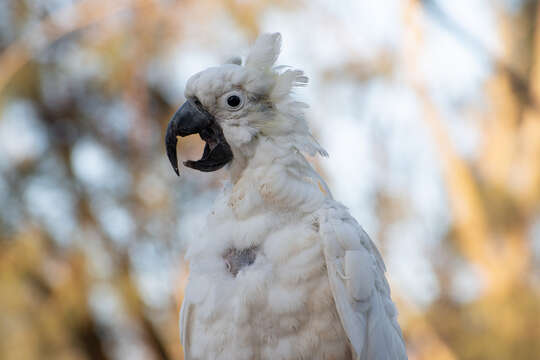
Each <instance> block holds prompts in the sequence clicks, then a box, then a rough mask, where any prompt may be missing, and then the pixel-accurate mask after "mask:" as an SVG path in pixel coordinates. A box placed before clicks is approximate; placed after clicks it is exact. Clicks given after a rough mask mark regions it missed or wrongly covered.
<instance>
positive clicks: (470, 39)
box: [418, 0, 540, 112]
mask: <svg viewBox="0 0 540 360" xmlns="http://www.w3.org/2000/svg"><path fill="white" fill-rule="evenodd" d="M418 1H419V2H420V3H421V4H422V6H423V9H424V10H425V12H426V13H427V14H429V15H430V16H432V17H433V18H434V19H436V20H438V22H439V24H441V25H442V26H444V27H445V28H446V29H447V30H448V31H449V32H450V33H451V34H454V35H455V36H457V37H458V38H459V40H460V41H461V43H463V44H465V45H467V46H468V47H469V48H470V49H471V50H473V51H474V52H476V53H480V54H482V55H483V56H485V57H486V58H487V59H488V60H489V61H491V62H492V63H493V64H494V65H495V67H496V68H497V70H498V71H500V72H502V73H504V74H506V75H507V76H508V78H509V79H510V82H511V84H512V87H513V90H514V92H515V93H516V94H517V95H518V96H519V97H521V98H522V102H523V103H524V104H527V105H529V106H530V107H531V108H533V109H534V110H535V111H537V112H538V111H540V104H539V100H538V97H537V95H536V94H535V93H534V92H533V91H532V89H531V86H530V84H529V82H528V81H527V79H526V78H525V77H523V76H522V75H521V74H519V73H518V71H516V69H514V68H513V67H512V66H511V65H510V64H508V63H507V62H506V61H505V60H504V59H502V58H501V57H500V56H498V55H497V54H495V53H494V52H493V51H492V50H491V49H489V48H488V47H487V46H485V45H484V44H483V43H482V41H480V40H479V39H478V38H476V37H475V36H474V35H472V34H471V33H470V32H468V31H467V30H466V29H465V28H463V27H462V26H461V25H460V24H459V23H458V22H457V21H455V20H454V19H453V18H452V17H450V16H449V15H448V14H447V13H446V12H445V11H444V10H443V9H442V8H441V6H440V5H439V4H438V2H437V0H418Z"/></svg>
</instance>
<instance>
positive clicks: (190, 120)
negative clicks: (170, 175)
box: [165, 100, 214, 175]
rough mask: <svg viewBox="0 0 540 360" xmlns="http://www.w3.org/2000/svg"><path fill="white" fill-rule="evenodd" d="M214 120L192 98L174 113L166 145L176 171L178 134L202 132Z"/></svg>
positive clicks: (167, 133)
mask: <svg viewBox="0 0 540 360" xmlns="http://www.w3.org/2000/svg"><path fill="white" fill-rule="evenodd" d="M213 122H214V118H213V117H212V115H210V114H209V113H208V112H206V111H204V110H202V109H200V108H199V107H197V106H196V105H195V104H193V102H192V101H191V100H187V101H186V102H185V103H184V104H183V105H182V106H181V107H180V108H179V109H178V110H177V111H176V113H175V114H174V116H173V117H172V119H171V120H170V122H169V125H168V126H167V132H166V133H165V147H166V150H167V157H168V158H169V161H170V162H171V165H172V167H173V169H174V172H176V175H180V173H179V172H178V158H177V155H176V144H177V142H178V139H177V136H188V135H191V134H196V133H200V132H201V131H202V130H204V129H206V128H208V127H209V126H210V125H212V123H213Z"/></svg>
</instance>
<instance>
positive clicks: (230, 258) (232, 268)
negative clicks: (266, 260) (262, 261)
mask: <svg viewBox="0 0 540 360" xmlns="http://www.w3.org/2000/svg"><path fill="white" fill-rule="evenodd" d="M257 250H258V247H257V246H254V247H250V248H246V249H236V248H228V249H227V250H225V252H224V253H223V260H225V266H226V268H227V271H228V272H230V273H231V274H232V275H233V276H234V277H236V275H238V272H239V271H240V270H241V269H242V268H244V267H246V266H249V265H251V264H253V263H254V262H255V259H256V258H257Z"/></svg>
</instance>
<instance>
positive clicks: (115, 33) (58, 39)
mask: <svg viewBox="0 0 540 360" xmlns="http://www.w3.org/2000/svg"><path fill="white" fill-rule="evenodd" d="M265 31H272V32H274V31H279V32H281V33H282V35H283V51H282V56H281V57H280V59H279V60H278V63H280V64H287V65H292V66H294V67H298V68H301V69H303V70H305V71H306V72H307V74H308V75H309V76H310V80H311V83H310V86H308V87H307V88H306V89H301V90H299V91H298V94H297V95H298V97H299V98H300V99H302V100H305V101H307V102H309V103H310V105H311V108H310V110H309V114H308V115H309V119H310V124H311V126H312V129H313V132H314V134H315V135H316V137H317V138H318V139H319V140H320V142H321V144H322V145H323V146H324V147H325V148H326V149H327V150H328V152H329V153H330V158H329V159H311V160H312V161H313V162H314V164H315V166H317V168H318V169H319V170H320V171H321V173H322V174H323V176H324V178H325V179H327V181H328V183H329V185H330V187H331V188H332V189H333V193H334V196H335V197H336V198H337V199H339V200H341V201H342V202H343V203H345V205H347V206H348V207H349V208H350V209H351V211H352V213H353V215H354V216H355V217H356V218H357V219H358V221H359V222H360V224H362V226H363V227H364V228H365V229H366V231H367V232H368V233H369V234H370V235H371V237H372V238H373V239H374V241H375V242H376V243H377V244H378V246H379V247H380V249H381V251H382V252H383V256H384V258H385V260H386V263H387V267H388V271H389V278H390V282H391V286H392V289H393V296H394V299H395V300H396V302H397V304H398V307H399V310H400V318H399V320H400V323H401V325H402V327H403V329H404V335H405V339H406V341H407V344H408V351H409V358H410V359H411V360H417V359H418V360H420V359H422V360H423V359H426V360H427V359H429V360H453V359H466V360H473V359H478V360H480V359H490V360H498V359H514V360H521V359H540V7H539V6H538V3H537V2H536V1H527V0H475V1H469V0H453V1H443V0H440V1H437V0H401V1H399V0H386V1H377V0H371V1H368V0H357V1H352V0H351V1H340V2H331V1H322V0H319V1H308V0H303V1H301V0H300V1H267V0H256V1H245V0H226V1H221V2H218V1H209V0H199V1H195V0H183V1H174V0H116V1H110V0H80V1H74V0H0V205H1V206H0V358H1V359H6V360H15V359H16V360H26V359H66V360H68V359H99V360H109V359H111V360H112V359H135V360H137V359H182V349H181V347H180V342H179V335H178V332H179V331H178V325H177V324H178V310H179V306H180V303H181V300H182V293H183V288H184V286H185V281H186V276H187V267H186V264H184V262H183V258H182V254H183V250H184V249H185V244H186V242H187V241H190V239H194V233H195V231H196V229H197V228H198V227H199V226H200V224H201V221H202V219H203V218H204V215H205V213H206V211H207V210H208V209H209V207H210V205H211V203H212V201H213V199H214V197H215V196H216V192H217V191H218V189H219V188H220V186H221V184H222V181H223V179H224V177H225V172H224V171H223V170H221V171H218V172H216V173H210V174H203V173H199V172H196V171H192V170H191V169H187V168H181V176H180V178H177V177H176V176H175V175H174V173H173V170H172V169H171V167H170V165H169V163H168V161H167V158H166V156H165V153H164V145H163V140H162V139H163V134H164V129H165V127H166V125H167V121H168V120H169V118H170V117H171V115H172V114H173V113H174V111H175V110H176V109H177V107H178V106H179V105H181V104H182V102H183V101H184V98H183V89H184V86H185V83H186V80H187V79H188V78H189V76H191V75H192V74H194V73H195V72H197V71H200V70H202V69H204V68H206V67H208V66H211V65H216V64H219V63H221V62H223V60H225V59H227V58H229V57H230V56H233V55H245V54H246V51H247V48H248V46H249V44H250V43H251V42H252V41H253V40H254V38H255V37H256V36H257V34H259V33H260V32H265ZM201 149H202V144H201V141H200V140H199V139H198V138H196V137H190V138H188V139H185V140H184V141H182V142H181V144H180V154H181V156H182V157H184V158H197V157H198V156H199V155H200V154H201V152H202V150H201Z"/></svg>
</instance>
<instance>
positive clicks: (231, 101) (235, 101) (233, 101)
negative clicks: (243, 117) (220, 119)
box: [227, 95, 242, 107]
mask: <svg viewBox="0 0 540 360" xmlns="http://www.w3.org/2000/svg"><path fill="white" fill-rule="evenodd" d="M241 102H242V100H241V99H240V96H238V95H231V96H229V97H228V98H227V105H229V106H230V107H237V106H238V105H240V103H241Z"/></svg>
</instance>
